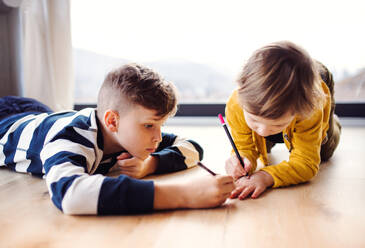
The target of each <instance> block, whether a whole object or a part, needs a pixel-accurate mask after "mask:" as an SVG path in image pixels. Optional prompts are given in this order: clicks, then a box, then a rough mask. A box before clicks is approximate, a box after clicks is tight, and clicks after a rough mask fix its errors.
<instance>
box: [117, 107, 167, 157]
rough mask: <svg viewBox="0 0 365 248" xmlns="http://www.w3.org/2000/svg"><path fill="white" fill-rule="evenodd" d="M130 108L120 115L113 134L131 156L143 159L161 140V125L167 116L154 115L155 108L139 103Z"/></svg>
mask: <svg viewBox="0 0 365 248" xmlns="http://www.w3.org/2000/svg"><path fill="white" fill-rule="evenodd" d="M132 108H133V109H132V110H129V111H128V112H127V113H125V114H124V115H121V116H120V118H119V125H118V130H117V132H116V134H115V135H116V138H117V142H118V143H119V145H121V146H122V147H123V148H124V149H125V150H127V151H128V152H129V153H130V154H131V155H132V156H134V157H137V158H140V159H143V160H144V159H146V158H147V157H148V156H149V155H150V154H151V153H152V152H154V151H155V150H156V149H157V147H158V145H159V143H160V142H161V140H162V137H161V126H162V125H163V124H164V123H165V121H166V120H167V118H168V116H165V117H161V116H156V111H155V110H150V109H147V108H144V107H142V106H140V105H134V106H132Z"/></svg>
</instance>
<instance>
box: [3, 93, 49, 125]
mask: <svg viewBox="0 0 365 248" xmlns="http://www.w3.org/2000/svg"><path fill="white" fill-rule="evenodd" d="M27 112H29V113H47V112H53V111H52V109H50V108H49V107H48V106H46V105H44V104H43V103H41V102H38V101H37V100H35V99H31V98H25V97H20V96H5V97H2V98H0V120H1V119H4V118H6V117H9V116H12V115H15V114H20V113H27Z"/></svg>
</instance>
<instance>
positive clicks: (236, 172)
mask: <svg viewBox="0 0 365 248" xmlns="http://www.w3.org/2000/svg"><path fill="white" fill-rule="evenodd" d="M243 163H244V164H245V169H243V168H242V165H241V163H240V161H239V160H238V158H237V156H236V155H232V156H231V157H230V158H228V159H227V160H226V172H227V174H228V175H231V176H232V177H233V179H234V180H237V179H238V178H241V177H243V176H246V175H247V173H248V172H249V171H250V170H251V167H252V165H251V162H250V160H248V159H247V158H245V157H243Z"/></svg>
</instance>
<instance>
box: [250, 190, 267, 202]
mask: <svg viewBox="0 0 365 248" xmlns="http://www.w3.org/2000/svg"><path fill="white" fill-rule="evenodd" d="M265 189H266V188H264V187H258V188H256V189H255V191H254V192H253V193H252V195H251V198H254V199H255V198H257V197H259V196H260V195H261V193H262V192H264V191H265Z"/></svg>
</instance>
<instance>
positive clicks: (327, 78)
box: [266, 61, 341, 162]
mask: <svg viewBox="0 0 365 248" xmlns="http://www.w3.org/2000/svg"><path fill="white" fill-rule="evenodd" d="M317 63H318V65H319V66H320V68H321V71H320V74H321V78H322V80H323V81H324V82H325V83H326V85H327V86H328V88H329V90H330V92H331V112H330V119H329V128H328V130H327V137H326V138H325V140H324V141H323V143H322V145H321V161H322V162H325V161H327V160H328V159H330V158H331V157H332V155H333V153H334V151H335V149H336V147H337V146H338V143H339V142H340V135H341V124H340V122H339V120H338V118H337V116H336V115H335V114H334V112H335V105H336V103H335V98H334V84H335V83H334V81H333V77H332V73H331V72H330V71H329V70H328V69H327V67H326V66H324V65H323V64H322V63H320V62H318V61H317ZM275 144H276V143H273V142H271V141H269V140H266V148H267V151H268V152H269V153H270V151H271V148H272V147H273V146H274V145H275Z"/></svg>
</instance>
